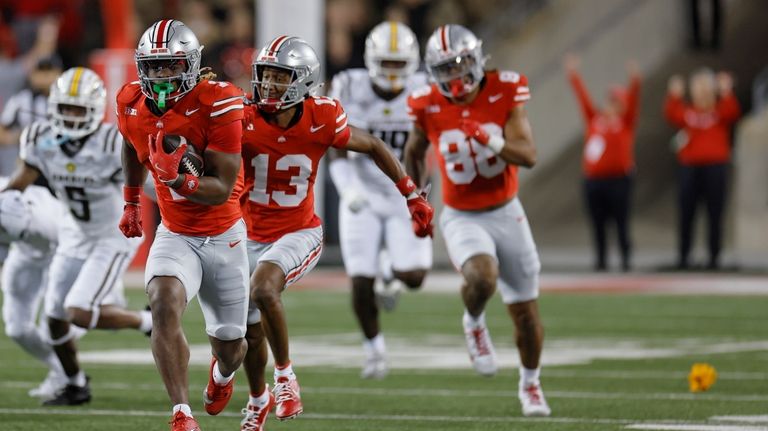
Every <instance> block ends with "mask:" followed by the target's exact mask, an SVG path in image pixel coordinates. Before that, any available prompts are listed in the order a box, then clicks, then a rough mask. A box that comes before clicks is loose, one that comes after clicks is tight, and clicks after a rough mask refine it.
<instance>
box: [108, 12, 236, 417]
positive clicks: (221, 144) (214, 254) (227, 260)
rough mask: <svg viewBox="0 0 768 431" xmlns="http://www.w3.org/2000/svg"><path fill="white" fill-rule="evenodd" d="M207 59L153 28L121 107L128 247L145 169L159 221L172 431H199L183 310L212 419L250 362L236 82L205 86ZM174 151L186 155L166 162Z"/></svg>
mask: <svg viewBox="0 0 768 431" xmlns="http://www.w3.org/2000/svg"><path fill="white" fill-rule="evenodd" d="M201 50H202V47H201V46H200V43H199V42H198V40H197V37H195V35H194V34H193V33H192V31H191V30H189V28H187V26H185V25H184V24H183V23H182V22H180V21H177V20H161V21H158V22H156V23H155V24H153V25H152V26H151V27H150V28H149V29H147V30H146V31H145V32H144V34H143V36H142V37H141V39H140V41H139V46H138V48H137V49H136V66H137V68H138V72H139V78H140V80H139V81H138V82H132V83H130V84H127V85H125V86H124V87H123V88H122V89H121V90H120V93H119V94H118V96H117V114H118V120H119V126H120V131H121V132H122V133H123V135H124V136H125V138H126V145H125V146H124V147H123V168H124V170H125V175H126V187H125V189H124V194H125V209H124V213H123V218H122V220H121V221H120V229H121V230H122V231H123V233H124V234H125V235H126V236H128V237H135V236H139V235H141V220H140V214H141V213H140V210H139V194H140V192H141V186H142V184H144V178H145V177H146V175H147V170H149V171H150V172H151V173H152V175H153V177H154V181H155V187H156V189H157V199H158V204H159V207H160V214H161V216H162V225H161V226H160V227H159V228H158V231H157V235H156V237H155V241H154V243H153V244H152V248H151V250H150V253H149V257H148V260H147V266H146V269H145V275H144V280H145V284H146V289H147V295H148V296H149V301H150V305H151V308H152V315H153V317H154V319H155V328H154V330H153V331H152V352H153V354H154V357H155V363H156V365H157V368H158V371H159V372H160V375H161V376H162V378H163V382H164V383H165V387H166V390H167V391H168V395H169V397H170V399H171V402H172V403H173V405H174V407H173V418H172V420H171V430H173V431H193V430H198V429H199V426H198V425H197V422H196V421H195V419H194V418H193V417H192V413H191V410H190V407H189V394H188V383H187V365H188V362H189V346H188V345H187V341H186V339H185V337H184V333H183V331H182V327H181V316H182V314H183V312H184V309H185V308H186V306H187V303H188V302H189V301H190V300H192V298H194V297H195V295H199V301H200V306H201V308H202V310H203V316H204V317H205V322H206V332H207V334H208V337H209V340H210V343H211V347H212V350H213V356H214V358H213V360H212V361H211V368H210V375H209V381H208V386H207V388H206V390H205V392H204V401H205V409H206V411H207V412H208V413H209V414H218V413H219V412H220V411H221V410H222V409H223V408H224V407H225V405H226V403H227V402H228V401H229V397H230V396H231V394H232V388H233V378H234V373H235V370H236V369H237V368H238V367H239V366H240V364H241V362H242V360H243V357H244V355H245V351H246V343H245V341H244V336H245V322H246V313H247V310H248V256H247V253H246V248H245V238H246V236H245V235H246V232H245V223H244V222H243V220H242V212H241V210H240V203H239V197H240V194H241V193H242V190H243V180H242V173H241V172H240V165H241V156H240V148H241V143H240V139H241V136H242V126H241V120H242V118H243V99H242V94H241V92H240V91H239V90H238V89H237V88H236V87H234V86H233V85H232V84H230V83H227V82H217V81H211V80H201V78H200V53H201ZM171 135H174V136H176V138H175V139H171ZM181 138H183V139H181ZM170 142H177V143H178V142H180V144H179V145H178V146H177V147H176V148H175V149H173V148H172V149H171V150H172V151H170V152H167V150H166V149H165V147H166V145H168V144H169V143H170ZM192 148H194V150H195V151H194V152H195V153H197V154H202V159H203V160H204V168H203V169H204V172H203V175H202V176H199V177H198V176H196V175H194V171H195V170H196V169H191V168H190V166H189V165H191V164H192V163H191V160H190V159H189V158H190V157H191V150H192ZM182 163H183V166H184V169H183V171H184V173H180V169H179V167H180V164H182ZM192 167H194V166H192ZM190 172H192V173H190ZM198 173H199V172H198Z"/></svg>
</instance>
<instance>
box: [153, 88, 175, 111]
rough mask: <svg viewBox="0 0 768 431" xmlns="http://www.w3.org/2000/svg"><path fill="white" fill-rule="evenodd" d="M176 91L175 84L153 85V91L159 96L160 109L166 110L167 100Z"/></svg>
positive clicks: (158, 104)
mask: <svg viewBox="0 0 768 431" xmlns="http://www.w3.org/2000/svg"><path fill="white" fill-rule="evenodd" d="M174 90H176V86H175V85H174V84H173V82H158V83H156V84H152V91H154V92H155V93H157V95H158V96H157V107H158V108H160V109H165V99H166V97H168V95H169V94H171V93H172V92H173V91H174Z"/></svg>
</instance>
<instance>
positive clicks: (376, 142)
mask: <svg viewBox="0 0 768 431" xmlns="http://www.w3.org/2000/svg"><path fill="white" fill-rule="evenodd" d="M349 128H350V131H351V135H350V137H349V142H347V145H346V147H345V149H347V150H349V151H355V152H358V153H365V154H368V155H369V156H370V157H371V159H372V160H373V161H374V162H375V163H376V166H378V167H379V169H380V170H381V171H382V172H384V173H385V174H387V176H388V177H389V178H390V179H391V180H392V182H394V183H397V182H398V181H400V180H401V179H403V177H405V171H404V170H403V167H402V166H401V165H400V162H398V161H397V158H396V157H395V155H394V154H392V151H390V150H389V148H388V147H387V144H385V143H384V141H382V140H381V139H379V138H377V137H375V136H373V135H371V134H370V133H368V132H365V131H363V130H361V129H358V128H356V127H352V126H350V127H349Z"/></svg>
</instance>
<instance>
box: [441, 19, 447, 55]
mask: <svg viewBox="0 0 768 431" xmlns="http://www.w3.org/2000/svg"><path fill="white" fill-rule="evenodd" d="M440 42H442V44H443V51H445V52H448V26H447V25H444V26H442V27H441V28H440Z"/></svg>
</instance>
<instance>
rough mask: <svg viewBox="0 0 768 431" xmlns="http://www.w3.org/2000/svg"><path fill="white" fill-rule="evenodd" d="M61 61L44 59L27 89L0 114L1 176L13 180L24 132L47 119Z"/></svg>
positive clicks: (9, 102) (33, 72)
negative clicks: (21, 136)
mask: <svg viewBox="0 0 768 431" xmlns="http://www.w3.org/2000/svg"><path fill="white" fill-rule="evenodd" d="M61 72H62V64H61V59H60V58H59V57H58V56H56V55H53V56H50V57H45V58H41V59H40V60H38V62H37V65H36V66H35V68H34V69H33V70H32V71H31V72H30V73H29V77H28V80H27V86H26V88H24V89H22V90H21V91H19V92H18V93H16V94H14V95H13V96H11V97H10V98H9V99H8V101H7V102H6V103H5V105H4V106H3V111H2V114H0V176H10V175H11V174H12V173H13V171H14V167H15V162H16V158H17V157H18V154H19V136H20V135H21V131H22V130H23V129H24V128H25V127H27V126H28V125H29V124H31V123H32V122H33V121H39V120H43V119H45V118H46V113H47V110H48V92H49V90H50V88H51V84H53V83H54V82H55V81H56V78H58V77H59V75H61Z"/></svg>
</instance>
